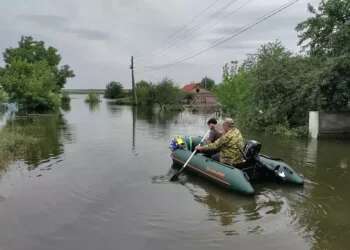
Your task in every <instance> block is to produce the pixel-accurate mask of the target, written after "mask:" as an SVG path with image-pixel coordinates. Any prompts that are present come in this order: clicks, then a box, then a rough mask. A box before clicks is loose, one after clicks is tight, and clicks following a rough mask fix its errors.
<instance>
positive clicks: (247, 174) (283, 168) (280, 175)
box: [170, 136, 304, 195]
mask: <svg viewBox="0 0 350 250" xmlns="http://www.w3.org/2000/svg"><path fill="white" fill-rule="evenodd" d="M200 140H201V137H190V136H184V137H182V136H181V137H177V138H174V140H172V142H171V145H170V148H171V150H172V154H171V158H172V159H173V162H174V167H181V166H182V165H183V164H184V163H185V162H186V160H187V159H188V158H189V157H190V155H191V153H192V152H193V150H194V147H195V146H196V145H198V144H199V142H200ZM260 150H261V144H260V143H259V142H257V141H254V140H251V141H248V142H247V143H246V145H245V147H244V149H243V151H242V154H243V155H244V158H245V162H244V163H242V164H240V165H239V166H230V165H226V164H223V163H220V162H217V161H214V160H213V159H211V158H210V156H208V155H205V154H203V153H197V154H196V155H194V156H193V158H192V159H191V161H190V162H189V164H188V165H187V168H186V169H188V170H190V171H193V172H196V173H197V174H199V175H201V176H203V177H205V178H207V179H209V180H211V181H213V182H215V183H217V184H219V185H221V186H223V187H225V188H227V189H229V190H233V191H236V192H239V193H242V194H247V195H250V194H254V188H253V186H252V183H253V182H255V181H260V180H263V181H275V182H278V183H290V184H295V185H303V184H304V180H303V178H302V177H301V176H299V175H298V174H297V173H296V172H295V171H294V170H293V169H292V168H291V167H290V166H288V165H287V164H286V163H284V162H283V161H282V160H280V159H273V158H271V157H269V156H266V155H262V154H259V152H260Z"/></svg>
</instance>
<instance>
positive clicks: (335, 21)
mask: <svg viewBox="0 0 350 250" xmlns="http://www.w3.org/2000/svg"><path fill="white" fill-rule="evenodd" d="M309 11H310V12H311V13H312V14H313V16H312V17H310V18H308V19H307V20H306V21H304V22H302V23H300V24H298V26H297V27H296V30H297V31H298V32H299V37H300V41H299V44H302V45H304V46H303V47H304V49H306V50H308V52H309V54H310V55H311V56H312V57H317V58H322V59H320V60H322V61H323V62H324V67H323V72H322V76H321V78H320V84H321V86H320V89H321V91H320V92H321V104H322V106H321V107H322V109H323V110H332V111H341V110H346V109H348V108H349V102H350V73H349V72H350V2H349V1H344V0H328V1H324V0H323V1H321V3H320V5H319V7H318V8H317V9H315V8H314V7H313V6H312V5H309Z"/></svg>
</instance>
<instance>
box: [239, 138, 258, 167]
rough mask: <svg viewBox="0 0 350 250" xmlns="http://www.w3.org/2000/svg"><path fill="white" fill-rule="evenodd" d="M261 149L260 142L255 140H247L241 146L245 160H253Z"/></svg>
mask: <svg viewBox="0 0 350 250" xmlns="http://www.w3.org/2000/svg"><path fill="white" fill-rule="evenodd" d="M260 150H261V143H260V142H258V141H255V140H249V141H247V143H246V144H245V146H244V148H243V153H244V157H245V160H246V161H247V162H250V161H253V160H255V159H256V157H257V156H258V155H259V153H260Z"/></svg>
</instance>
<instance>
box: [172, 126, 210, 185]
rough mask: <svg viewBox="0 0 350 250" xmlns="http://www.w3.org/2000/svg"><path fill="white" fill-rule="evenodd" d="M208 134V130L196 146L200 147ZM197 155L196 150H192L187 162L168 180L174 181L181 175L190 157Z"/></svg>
mask: <svg viewBox="0 0 350 250" xmlns="http://www.w3.org/2000/svg"><path fill="white" fill-rule="evenodd" d="M209 132H210V129H209V130H208V131H207V132H206V133H205V135H204V136H203V137H202V139H201V141H200V142H199V144H198V145H201V144H202V142H203V141H204V140H205V138H206V137H207V135H208V134H209ZM196 153H197V150H194V151H193V152H192V154H191V155H190V157H189V158H188V159H187V161H186V162H185V164H184V165H183V166H182V168H181V169H180V170H179V171H178V172H177V173H176V174H174V175H173V177H171V178H170V180H174V179H175V178H176V177H177V176H179V174H181V173H182V172H183V171H184V169H185V168H186V167H187V165H188V163H189V162H190V161H191V159H192V157H193V156H194V155H195V154H196Z"/></svg>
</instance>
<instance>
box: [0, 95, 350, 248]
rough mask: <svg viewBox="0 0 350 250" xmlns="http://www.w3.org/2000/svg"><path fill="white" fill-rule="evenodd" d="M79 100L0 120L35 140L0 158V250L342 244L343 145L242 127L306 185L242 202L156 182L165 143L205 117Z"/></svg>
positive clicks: (348, 160)
mask: <svg viewBox="0 0 350 250" xmlns="http://www.w3.org/2000/svg"><path fill="white" fill-rule="evenodd" d="M84 98H85V96H83V95H74V96H72V101H71V105H70V108H68V109H67V111H65V112H62V114H60V115H44V116H18V117H16V118H14V119H12V120H11V119H9V120H5V118H3V119H2V120H1V121H0V125H1V126H2V128H1V129H2V130H4V129H6V130H9V131H11V130H13V131H21V132H20V133H23V134H27V135H30V136H33V137H34V140H30V141H29V142H28V145H19V146H21V147H18V148H22V149H21V152H16V149H13V152H11V153H10V154H11V155H10V156H9V157H6V158H7V160H6V161H5V160H3V161H1V162H2V164H3V165H2V166H1V169H0V249H1V250H29V249H35V250H40V249H43V250H44V249H45V250H47V249H57V250H62V249H65V250H67V249H75V250H77V249H81V250H89V249H91V250H95V249H123V250H124V249H132V250H136V249H152V250H153V249H159V250H165V249H200V250H204V249H348V248H349V247H348V246H349V244H350V213H349V211H350V192H349V190H350V172H349V168H350V154H349V153H350V142H349V141H339V140H321V141H318V142H317V141H312V140H307V139H303V140H299V139H285V138H280V137H272V136H267V135H262V134H255V133H250V132H249V131H245V130H244V129H243V132H244V137H245V139H256V140H259V141H260V142H261V143H262V144H263V148H262V151H263V152H264V153H266V154H269V155H272V156H275V157H279V158H282V159H284V160H285V161H286V162H287V163H289V164H290V165H291V166H292V167H293V168H294V169H295V170H296V171H297V172H299V173H301V174H302V175H304V177H305V179H306V181H305V182H306V183H305V185H304V187H302V188H300V187H291V186H283V185H278V184H264V183H259V184H256V185H255V186H254V187H255V189H256V190H257V194H256V195H255V196H253V197H244V196H241V195H238V194H235V193H232V192H228V191H226V190H223V189H221V188H219V187H217V186H215V185H213V184H210V183H208V182H207V181H205V180H203V179H201V178H199V177H197V176H193V175H188V174H185V175H184V176H183V177H182V178H181V180H180V182H175V183H172V182H168V181H167V178H166V176H165V175H166V174H167V172H168V170H169V169H170V167H171V164H172V162H171V159H170V157H169V154H170V151H169V148H168V146H169V141H170V139H171V138H172V137H174V136H175V135H183V134H186V135H201V134H203V133H204V132H205V130H206V120H207V119H208V118H210V117H211V116H212V114H201V113H196V114H191V113H189V112H183V113H162V114H159V113H154V112H152V111H151V110H148V109H140V108H138V109H135V108H134V109H133V108H132V107H129V106H117V105H115V104H113V103H111V102H107V101H105V100H104V101H103V102H102V103H100V104H97V105H95V106H89V105H88V104H86V103H85V102H84ZM0 140H1V138H0ZM2 157H4V155H3V156H2Z"/></svg>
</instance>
